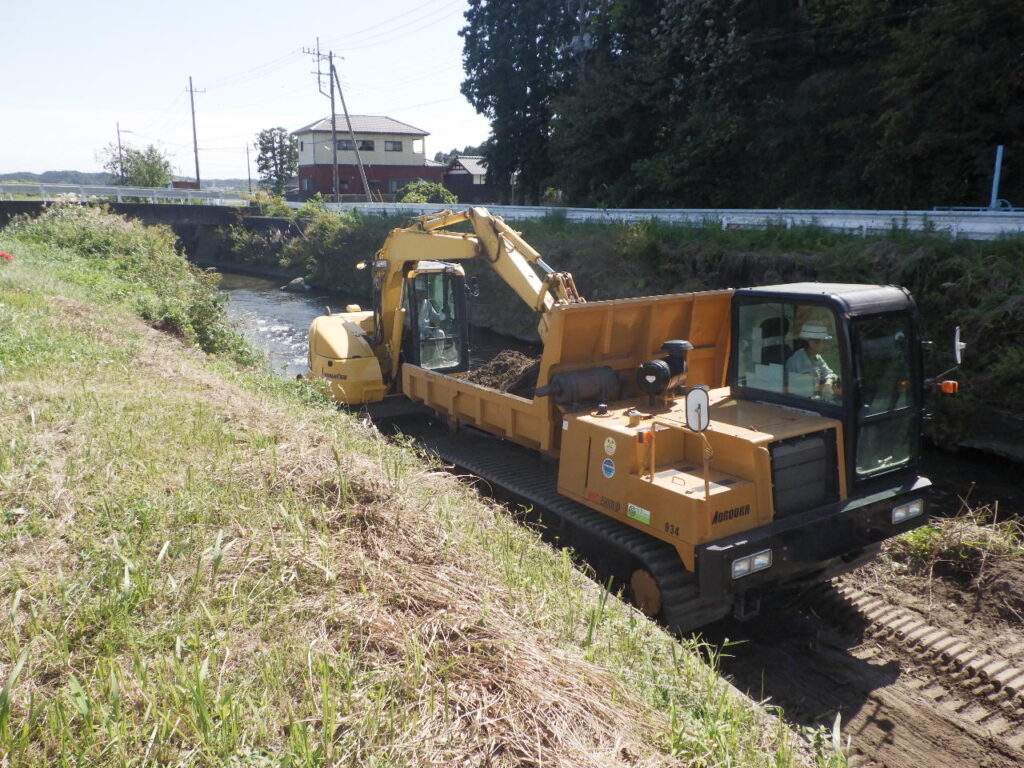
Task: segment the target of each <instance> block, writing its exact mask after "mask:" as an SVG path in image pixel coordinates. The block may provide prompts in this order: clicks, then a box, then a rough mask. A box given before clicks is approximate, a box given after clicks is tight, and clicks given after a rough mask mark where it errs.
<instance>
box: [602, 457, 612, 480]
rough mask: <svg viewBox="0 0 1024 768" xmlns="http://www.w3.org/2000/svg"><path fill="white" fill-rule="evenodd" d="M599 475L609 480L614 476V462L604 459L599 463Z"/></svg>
mask: <svg viewBox="0 0 1024 768" xmlns="http://www.w3.org/2000/svg"><path fill="white" fill-rule="evenodd" d="M601 474H602V475H604V476H605V477H607V478H608V479H609V480H610V479H611V478H613V477H614V476H615V462H614V461H612V460H611V459H605V460H604V461H602V462H601Z"/></svg>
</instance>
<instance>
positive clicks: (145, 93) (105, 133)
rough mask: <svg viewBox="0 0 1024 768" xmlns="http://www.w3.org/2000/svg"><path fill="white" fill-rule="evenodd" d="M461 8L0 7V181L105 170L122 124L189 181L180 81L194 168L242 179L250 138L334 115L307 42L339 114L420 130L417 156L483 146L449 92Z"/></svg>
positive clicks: (55, 0) (455, 76) (13, 0)
mask: <svg viewBox="0 0 1024 768" xmlns="http://www.w3.org/2000/svg"><path fill="white" fill-rule="evenodd" d="M466 5H467V2H466V0H378V1H377V2H372V0H371V1H368V0H361V1H360V2H356V1H354V0H334V2H325V3H282V2H266V1H265V0H247V2H234V1H231V2H223V1H218V0H207V1H206V2H197V1H196V0H178V1H177V2H173V3H157V2H147V1H146V0H135V2H117V1H115V0H94V1H93V2H82V0H78V1H77V2H69V1H68V0H50V2H39V0H28V1H26V0H0V18H2V19H3V29H4V35H3V44H2V48H0V61H2V62H3V65H2V67H0V173H10V172H15V171H33V172H40V171H46V170H59V169H71V170H79V171H97V170H100V169H101V162H100V160H98V159H97V153H98V152H99V151H100V150H102V148H103V147H104V146H105V145H106V144H108V143H110V142H114V141H115V140H116V125H117V123H120V125H121V133H122V137H121V138H122V141H123V142H125V143H129V144H131V145H133V146H136V147H139V148H142V147H144V146H145V145H148V144H155V145H156V146H158V147H160V149H162V150H163V151H164V152H165V153H166V154H167V155H168V156H169V157H170V158H171V162H172V165H173V166H174V169H175V171H176V172H177V173H181V174H182V175H185V176H188V177H192V176H194V173H195V161H194V157H193V153H192V124H191V117H190V112H189V98H188V79H189V76H190V75H191V76H192V80H193V84H194V86H195V88H196V91H197V93H196V96H195V101H196V124H197V134H198V139H199V150H200V152H199V164H200V174H201V175H202V177H203V178H204V179H209V178H228V177H232V178H245V174H246V158H245V147H246V144H248V145H249V146H250V149H251V146H252V142H253V140H254V138H255V135H256V133H258V132H259V131H260V130H262V129H264V128H271V127H274V126H279V125H280V126H284V127H285V128H287V129H288V130H295V129H296V128H299V127H300V126H302V125H305V124H307V123H310V122H313V121H314V120H316V119H319V118H321V117H326V116H327V115H328V114H329V113H330V102H329V101H328V99H327V98H326V97H325V96H322V95H320V93H319V92H318V90H317V83H316V75H315V70H316V63H315V61H314V59H313V57H312V56H309V55H306V54H304V53H303V52H302V51H303V49H304V48H315V47H316V44H317V37H319V38H320V47H321V50H322V51H324V52H327V51H328V50H333V51H334V53H335V55H336V56H337V57H343V58H338V59H336V61H335V65H336V67H337V68H338V73H339V75H340V77H341V82H342V88H343V89H344V91H345V100H346V102H347V104H348V109H349V112H350V113H352V114H373V115H387V116H389V117H393V118H395V119H396V120H401V121H403V122H406V123H409V124H411V125H414V126H416V127H418V128H422V129H423V130H425V131H429V132H430V136H428V137H427V140H426V149H427V155H428V157H433V155H434V153H435V152H436V151H439V150H442V151H444V150H449V149H451V148H452V147H459V148H461V147H463V146H465V145H466V144H478V143H480V142H481V141H483V140H484V139H485V138H487V135H488V133H489V130H488V125H487V121H486V120H485V119H484V118H483V117H481V116H480V115H478V114H476V112H475V110H474V109H473V108H472V107H471V106H470V105H469V104H468V103H467V102H466V100H465V98H464V97H463V96H462V94H461V93H459V85H460V83H461V82H462V79H463V72H462V38H460V37H459V36H458V30H459V29H460V28H461V27H462V26H463V25H464V23H465V20H464V18H463V15H462V14H463V12H464V10H465V8H466ZM199 91H205V93H199ZM338 112H339V113H340V112H341V105H340V103H339V104H338ZM250 154H251V156H252V169H253V177H254V178H255V176H256V173H255V151H251V153H250Z"/></svg>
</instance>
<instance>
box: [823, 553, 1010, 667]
mask: <svg viewBox="0 0 1024 768" xmlns="http://www.w3.org/2000/svg"><path fill="white" fill-rule="evenodd" d="M843 580H844V581H845V582H846V583H848V584H850V585H852V586H855V587H857V588H858V589H861V590H863V591H864V592H868V593H869V594H873V595H876V596H878V597H881V598H882V599H884V600H885V601H886V602H888V603H890V604H891V605H894V606H899V607H901V608H906V609H908V610H911V611H913V612H915V613H917V614H920V616H921V617H922V618H923V619H925V620H926V621H928V623H930V624H934V625H935V626H938V627H942V628H943V629H947V630H949V631H950V632H953V633H955V634H957V635H961V636H963V637H966V638H968V639H969V640H971V641H972V642H973V643H974V645H975V646H976V647H977V649H978V650H980V651H982V652H984V653H987V654H988V655H990V656H994V657H996V658H1002V659H1006V660H1007V661H1010V662H1012V663H1013V664H1015V665H1018V666H1024V560H1022V559H1021V558H1017V557H1012V558H1011V557H1005V558H1003V557H996V558H991V559H989V560H988V561H987V562H985V563H983V564H981V565H980V568H979V570H978V573H977V575H976V576H969V575H965V574H964V573H963V572H953V571H950V570H949V569H944V568H935V569H933V570H932V571H930V572H924V573H915V572H911V571H910V570H909V569H908V568H907V567H906V566H904V565H903V564H901V563H897V562H893V561H889V560H880V561H877V562H875V563H872V564H871V565H869V566H867V567H865V568H862V569H860V570H859V571H856V572H854V573H851V574H848V575H847V576H844V577H843Z"/></svg>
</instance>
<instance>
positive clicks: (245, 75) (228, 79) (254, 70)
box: [206, 51, 302, 89]
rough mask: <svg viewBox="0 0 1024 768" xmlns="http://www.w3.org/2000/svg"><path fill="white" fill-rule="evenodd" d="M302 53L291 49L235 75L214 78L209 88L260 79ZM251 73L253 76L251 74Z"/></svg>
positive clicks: (208, 85) (207, 85) (208, 84)
mask: <svg viewBox="0 0 1024 768" xmlns="http://www.w3.org/2000/svg"><path fill="white" fill-rule="evenodd" d="M301 55H302V52H301V51H289V52H288V53H286V54H285V55H284V56H279V57H278V58H276V59H271V60H270V61H267V62H264V63H263V64H257V65H256V66H254V67H250V68H249V69H244V70H242V71H241V72H236V73H235V74H233V75H225V76H224V77H221V78H219V79H216V80H212V81H210V82H209V83H207V84H206V87H207V88H210V89H213V88H225V87H228V86H233V85H240V84H242V83H244V82H248V81H249V80H258V79H259V78H261V77H266V76H267V75H269V74H270V73H271V72H275V71H277V70H279V69H283V68H284V67H285V65H287V64H289V63H290V62H291V61H293V60H296V59H298V58H299V57H300V56H301ZM250 75H251V76H250Z"/></svg>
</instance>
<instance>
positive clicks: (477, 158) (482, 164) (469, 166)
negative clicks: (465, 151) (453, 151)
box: [452, 155, 487, 176]
mask: <svg viewBox="0 0 1024 768" xmlns="http://www.w3.org/2000/svg"><path fill="white" fill-rule="evenodd" d="M456 163H458V164H459V165H461V166H462V167H463V168H465V169H466V170H467V171H469V172H470V173H472V174H473V175H474V176H486V175H487V161H485V160H484V158H483V155H459V156H458V157H456V158H455V159H454V160H453V161H452V165H455V164H456Z"/></svg>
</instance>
